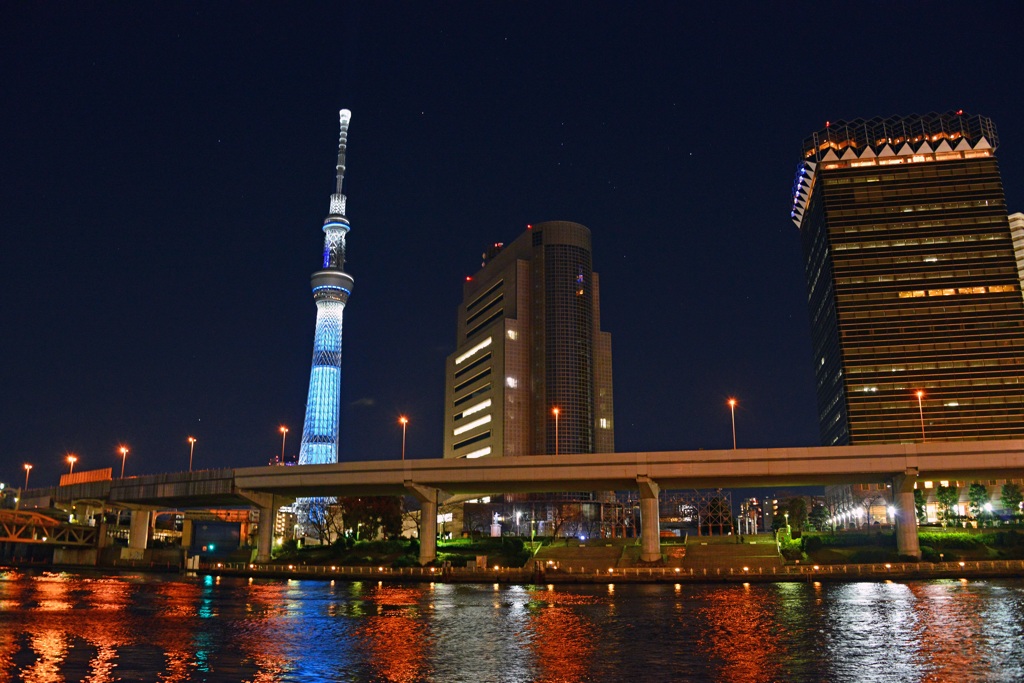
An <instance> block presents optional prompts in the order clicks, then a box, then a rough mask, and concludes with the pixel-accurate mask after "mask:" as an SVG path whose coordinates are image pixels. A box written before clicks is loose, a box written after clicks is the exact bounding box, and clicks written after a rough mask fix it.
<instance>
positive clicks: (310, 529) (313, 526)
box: [299, 498, 342, 545]
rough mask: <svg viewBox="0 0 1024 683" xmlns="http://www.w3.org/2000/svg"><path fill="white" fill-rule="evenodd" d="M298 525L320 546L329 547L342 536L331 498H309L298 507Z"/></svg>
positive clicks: (338, 515)
mask: <svg viewBox="0 0 1024 683" xmlns="http://www.w3.org/2000/svg"><path fill="white" fill-rule="evenodd" d="M299 524H300V526H301V527H302V528H303V531H304V532H306V533H312V534H314V535H315V536H316V538H317V540H318V541H320V544H321V545H330V544H331V543H333V542H334V541H335V540H336V539H337V538H338V537H340V536H341V535H342V526H341V518H340V514H339V509H338V506H337V505H335V504H334V499H333V498H309V499H307V500H306V501H304V502H303V503H302V504H301V506H300V507H299Z"/></svg>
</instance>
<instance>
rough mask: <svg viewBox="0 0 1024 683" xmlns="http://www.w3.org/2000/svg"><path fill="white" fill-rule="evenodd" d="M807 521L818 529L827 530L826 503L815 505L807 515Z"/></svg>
mask: <svg viewBox="0 0 1024 683" xmlns="http://www.w3.org/2000/svg"><path fill="white" fill-rule="evenodd" d="M807 523H808V524H809V525H810V526H812V527H814V529H815V530H817V531H825V530H826V529H827V528H828V510H827V509H825V506H824V505H815V506H814V507H812V508H811V512H810V514H809V515H807Z"/></svg>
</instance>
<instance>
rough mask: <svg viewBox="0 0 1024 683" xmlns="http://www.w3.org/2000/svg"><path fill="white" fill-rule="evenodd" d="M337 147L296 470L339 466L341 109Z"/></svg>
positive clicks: (344, 129)
mask: <svg viewBox="0 0 1024 683" xmlns="http://www.w3.org/2000/svg"><path fill="white" fill-rule="evenodd" d="M340 118H341V136H340V140H339V143H338V164H337V167H336V186H335V191H334V194H332V195H331V204H330V209H329V210H328V213H327V218H326V219H325V220H324V228H323V229H324V251H323V268H321V269H320V270H318V271H316V272H315V273H313V277H312V285H313V301H315V302H316V335H315V336H314V338H313V369H312V370H311V372H310V375H309V395H308V398H307V399H306V419H305V422H304V423H303V425H302V444H301V446H300V447H299V464H300V465H313V464H320V463H330V462H338V419H339V413H340V406H341V317H342V313H344V311H345V304H346V303H348V297H349V295H350V294H351V293H352V276H351V275H349V274H348V273H346V272H345V270H344V269H345V237H346V235H348V231H349V227H350V226H349V222H348V218H346V217H345V204H346V198H345V195H344V194H343V193H342V191H341V188H342V181H343V180H344V179H345V147H346V145H347V143H348V124H349V120H350V119H351V118H352V112H350V111H349V110H348V109H342V110H341V112H340Z"/></svg>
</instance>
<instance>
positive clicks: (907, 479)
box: [892, 471, 921, 559]
mask: <svg viewBox="0 0 1024 683" xmlns="http://www.w3.org/2000/svg"><path fill="white" fill-rule="evenodd" d="M915 481H917V474H916V473H915V472H911V471H908V472H907V473H906V474H897V475H896V476H895V477H893V478H892V498H893V506H894V507H895V508H896V550H897V551H898V552H899V554H900V555H906V556H908V557H916V558H918V559H920V558H921V544H920V543H919V542H918V538H917V510H916V509H915V506H914V482H915Z"/></svg>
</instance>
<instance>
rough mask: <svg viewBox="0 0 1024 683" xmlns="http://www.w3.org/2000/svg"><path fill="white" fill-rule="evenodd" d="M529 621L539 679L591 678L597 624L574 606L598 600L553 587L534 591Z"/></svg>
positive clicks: (564, 682) (563, 682)
mask: <svg viewBox="0 0 1024 683" xmlns="http://www.w3.org/2000/svg"><path fill="white" fill-rule="evenodd" d="M531 597H532V598H533V600H532V602H531V603H530V609H529V621H528V622H527V629H528V630H529V631H530V634H531V638H530V648H531V649H532V650H533V654H534V664H535V666H536V667H537V671H538V673H539V677H538V680H541V681H550V682H551V683H575V682H576V681H588V680H590V661H591V659H592V657H593V655H594V648H595V646H596V643H595V637H594V636H595V629H594V626H593V624H591V623H590V622H589V621H588V620H586V619H585V618H583V617H581V616H580V615H579V614H577V613H576V612H575V611H574V609H573V606H575V605H580V604H592V603H594V602H597V599H596V598H594V597H592V596H588V595H577V594H573V593H565V592H562V591H556V590H553V589H552V588H551V587H548V589H547V590H537V591H533V592H532V596H531Z"/></svg>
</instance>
